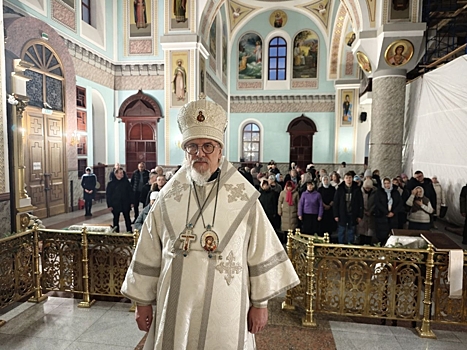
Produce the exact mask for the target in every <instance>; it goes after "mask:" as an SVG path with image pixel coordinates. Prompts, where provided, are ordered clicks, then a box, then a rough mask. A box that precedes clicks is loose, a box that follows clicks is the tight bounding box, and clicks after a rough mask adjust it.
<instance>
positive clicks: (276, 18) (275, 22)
mask: <svg viewBox="0 0 467 350" xmlns="http://www.w3.org/2000/svg"><path fill="white" fill-rule="evenodd" d="M269 23H271V25H272V26H273V27H274V28H282V27H283V26H285V24H286V23H287V14H286V13H285V12H284V11H281V10H277V11H274V12H273V13H271V15H270V16H269Z"/></svg>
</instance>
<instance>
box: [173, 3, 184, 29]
mask: <svg viewBox="0 0 467 350" xmlns="http://www.w3.org/2000/svg"><path fill="white" fill-rule="evenodd" d="M174 16H175V20H176V21H177V23H180V22H186V0H174Z"/></svg>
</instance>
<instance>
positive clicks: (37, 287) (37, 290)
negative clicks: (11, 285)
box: [28, 224, 48, 303]
mask: <svg viewBox="0 0 467 350" xmlns="http://www.w3.org/2000/svg"><path fill="white" fill-rule="evenodd" d="M32 232H33V235H34V236H33V237H34V238H33V240H34V243H33V250H34V255H33V274H34V296H33V297H31V298H29V300H28V301H30V302H31V303H40V302H42V301H44V300H47V298H48V297H47V295H43V294H42V286H41V277H42V274H41V271H40V264H39V228H38V227H37V224H34V226H33V229H32Z"/></svg>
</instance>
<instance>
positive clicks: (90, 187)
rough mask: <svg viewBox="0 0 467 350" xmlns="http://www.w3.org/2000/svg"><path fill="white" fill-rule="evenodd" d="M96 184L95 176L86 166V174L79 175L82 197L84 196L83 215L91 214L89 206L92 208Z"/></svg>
mask: <svg viewBox="0 0 467 350" xmlns="http://www.w3.org/2000/svg"><path fill="white" fill-rule="evenodd" d="M96 184H97V177H96V175H94V174H93V173H92V172H91V168H90V167H87V168H86V174H84V175H83V176H81V187H82V188H83V190H84V193H83V197H84V208H85V214H84V216H92V214H91V208H92V201H93V199H94V198H95V196H96Z"/></svg>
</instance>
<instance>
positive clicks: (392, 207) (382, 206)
mask: <svg viewBox="0 0 467 350" xmlns="http://www.w3.org/2000/svg"><path fill="white" fill-rule="evenodd" d="M403 210H404V209H403V203H402V199H401V195H400V193H399V191H398V190H397V189H396V188H393V185H392V182H391V179H389V178H387V177H386V178H384V179H383V185H382V187H381V188H379V189H378V191H377V192H376V195H375V209H374V216H375V231H376V239H377V240H378V242H380V243H381V245H382V246H384V245H385V244H386V241H387V240H388V237H389V233H390V232H391V230H392V229H395V228H397V227H398V215H399V213H400V212H402V211H403Z"/></svg>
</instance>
